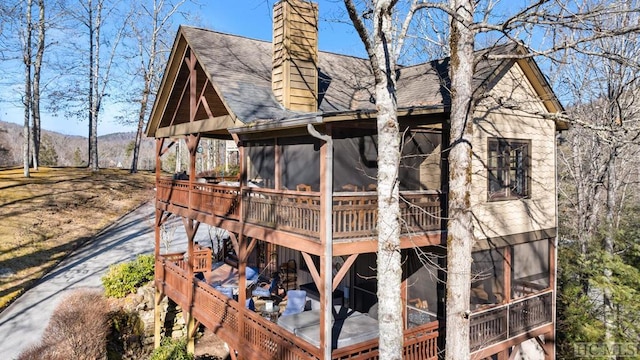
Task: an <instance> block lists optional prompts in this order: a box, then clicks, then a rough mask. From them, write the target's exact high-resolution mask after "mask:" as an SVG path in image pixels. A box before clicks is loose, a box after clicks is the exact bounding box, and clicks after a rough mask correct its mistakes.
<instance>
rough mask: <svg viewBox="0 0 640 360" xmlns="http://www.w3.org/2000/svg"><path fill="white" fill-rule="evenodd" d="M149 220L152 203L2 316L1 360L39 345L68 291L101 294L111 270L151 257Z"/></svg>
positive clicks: (105, 233) (78, 254) (71, 259)
mask: <svg viewBox="0 0 640 360" xmlns="http://www.w3.org/2000/svg"><path fill="white" fill-rule="evenodd" d="M96 216H99V214H96ZM153 219H154V211H153V203H152V202H150V203H147V204H145V205H144V206H142V207H140V208H138V209H137V210H135V211H133V212H131V213H129V214H128V215H126V216H124V217H123V218H121V219H120V220H119V221H117V222H116V223H114V224H113V225H111V226H110V227H108V228H107V229H106V230H104V231H103V232H102V233H100V234H99V235H97V236H96V237H95V238H94V239H92V240H91V241H89V242H87V243H86V244H85V245H84V246H83V247H82V248H80V249H78V250H77V251H75V252H74V253H73V254H71V256H69V257H68V258H66V259H65V260H64V261H62V262H61V263H60V264H59V265H58V266H57V267H56V268H55V269H53V270H52V271H51V272H50V273H49V274H47V275H46V276H45V277H44V278H42V279H41V280H40V281H39V282H38V284H37V285H36V286H34V287H33V288H31V289H30V290H29V291H27V292H25V293H24V294H23V295H22V296H20V298H18V299H17V300H16V301H15V302H14V303H13V304H12V305H11V306H9V307H8V308H7V309H5V310H4V311H3V312H2V313H0V354H1V355H0V358H2V359H15V358H16V357H17V356H18V354H20V352H21V351H22V350H24V349H26V348H27V347H28V346H30V345H33V344H36V343H38V342H39V340H40V337H41V336H42V333H43V332H44V329H45V327H46V326H47V323H48V322H49V317H50V316H51V313H52V312H53V310H54V309H55V307H56V305H57V304H58V303H59V302H60V300H61V299H62V298H64V297H65V296H66V295H67V294H68V293H69V292H70V291H71V290H74V289H78V288H95V289H101V288H102V285H101V282H100V277H101V276H102V275H103V274H105V273H106V271H107V270H108V268H109V265H111V264H115V263H119V262H123V261H129V260H132V259H134V258H135V257H136V256H137V255H138V254H145V253H146V254H150V253H153V247H154V232H153ZM176 235H178V234H176Z"/></svg>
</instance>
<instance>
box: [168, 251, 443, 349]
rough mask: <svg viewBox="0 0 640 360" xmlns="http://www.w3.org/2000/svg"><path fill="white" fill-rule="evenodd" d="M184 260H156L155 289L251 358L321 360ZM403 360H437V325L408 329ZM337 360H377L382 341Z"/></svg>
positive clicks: (369, 342) (367, 343)
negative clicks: (195, 274) (192, 273)
mask: <svg viewBox="0 0 640 360" xmlns="http://www.w3.org/2000/svg"><path fill="white" fill-rule="evenodd" d="M188 274H189V273H188V271H187V269H186V263H185V262H184V261H182V260H181V259H180V257H179V256H176V254H174V255H163V256H161V257H160V258H159V259H157V260H156V279H155V282H156V286H157V287H158V288H159V289H162V291H163V293H165V294H167V295H168V296H169V297H170V298H171V299H173V300H174V301H175V302H176V303H177V304H178V305H180V306H181V307H182V308H185V309H188V308H190V306H189V302H190V301H189V299H190V298H192V299H193V301H192V304H193V305H192V307H191V309H192V313H193V314H194V316H195V317H196V319H197V320H198V321H199V322H201V323H202V324H203V325H205V326H206V327H207V328H209V329H211V330H212V331H213V332H214V333H215V334H217V335H218V336H219V337H220V338H221V339H222V340H224V341H225V342H227V343H228V344H229V346H230V347H231V348H233V349H237V350H239V351H241V352H242V355H243V358H247V359H274V360H276V359H278V360H279V359H289V360H297V359H321V358H322V351H321V350H320V349H319V348H317V347H315V346H313V345H312V344H310V343H308V342H306V341H304V340H302V339H301V338H299V337H296V336H292V334H291V333H290V332H289V331H287V330H285V329H283V328H281V327H280V326H278V325H277V324H275V323H273V322H271V321H269V320H268V319H265V318H263V317H262V316H260V315H259V314H258V313H254V312H253V311H251V310H248V309H246V308H244V307H241V306H239V304H238V302H237V301H235V300H233V299H230V298H227V297H225V296H224V295H222V294H221V293H219V292H218V291H216V290H215V289H214V288H213V287H211V286H210V285H208V284H206V283H205V282H202V281H198V280H195V279H190V278H189V275H188ZM404 338H405V340H404V359H408V360H419V359H420V360H422V359H437V338H438V322H431V323H428V324H425V325H422V326H419V327H415V328H411V329H407V330H405V331H404ZM332 359H334V360H342V359H359V360H369V359H372V360H373V359H378V339H377V338H376V339H371V340H367V341H365V342H361V343H357V344H353V345H349V346H345V347H342V348H338V349H334V350H333V353H332Z"/></svg>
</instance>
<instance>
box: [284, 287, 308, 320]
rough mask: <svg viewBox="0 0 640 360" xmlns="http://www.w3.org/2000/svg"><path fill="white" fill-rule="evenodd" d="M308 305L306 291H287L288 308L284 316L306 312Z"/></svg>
mask: <svg viewBox="0 0 640 360" xmlns="http://www.w3.org/2000/svg"><path fill="white" fill-rule="evenodd" d="M306 303H307V292H306V291H304V290H289V291H287V306H286V307H285V308H284V311H283V312H282V316H286V315H293V314H298V313H301V312H303V311H304V306H305V304H306Z"/></svg>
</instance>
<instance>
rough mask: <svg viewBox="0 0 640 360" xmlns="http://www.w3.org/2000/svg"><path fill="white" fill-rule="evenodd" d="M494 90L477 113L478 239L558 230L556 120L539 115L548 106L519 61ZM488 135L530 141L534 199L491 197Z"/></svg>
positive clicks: (475, 191) (475, 198) (475, 187)
mask: <svg viewBox="0 0 640 360" xmlns="http://www.w3.org/2000/svg"><path fill="white" fill-rule="evenodd" d="M489 94H490V96H489V97H487V98H485V99H484V100H483V101H482V103H480V104H478V106H477V107H476V112H475V117H474V131H473V152H474V156H473V163H472V167H473V173H472V191H471V204H472V211H473V215H474V218H475V219H476V220H475V221H476V223H475V236H476V239H478V240H482V239H487V238H495V237H501V236H506V235H513V234H521V233H527V232H533V231H537V230H545V229H551V228H555V227H556V177H555V176H556V175H555V166H556V160H555V123H554V121H553V120H550V119H545V118H544V117H542V116H540V115H536V114H540V113H544V112H546V109H545V107H544V106H543V103H542V101H540V100H539V98H538V96H537V95H536V94H535V91H534V90H533V87H532V86H531V83H530V82H529V81H528V80H527V78H526V77H525V76H524V73H523V72H522V69H521V68H520V67H519V66H518V65H517V64H514V66H512V67H511V69H510V70H509V71H507V72H506V74H505V75H504V76H502V77H500V79H499V80H497V82H496V83H495V84H493V87H492V89H491V90H490V92H489ZM496 109H497V110H496ZM489 138H506V139H521V140H529V141H530V142H531V148H530V156H531V169H530V176H531V182H530V186H531V196H530V197H529V198H527V199H516V200H499V201H488V181H487V173H488V171H487V167H486V164H487V160H488V150H487V146H488V139H489ZM532 240H533V239H532Z"/></svg>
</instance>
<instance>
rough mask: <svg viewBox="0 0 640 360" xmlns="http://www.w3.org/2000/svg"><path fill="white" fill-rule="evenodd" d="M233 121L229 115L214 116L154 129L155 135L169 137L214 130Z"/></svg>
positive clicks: (232, 123)
mask: <svg viewBox="0 0 640 360" xmlns="http://www.w3.org/2000/svg"><path fill="white" fill-rule="evenodd" d="M234 124H235V121H234V120H233V118H232V117H231V116H230V115H223V116H216V117H212V118H209V119H208V120H206V121H205V120H198V121H193V122H189V123H183V124H177V125H171V126H167V127H163V128H159V129H158V130H156V136H157V137H171V136H179V135H184V134H197V133H202V132H209V131H216V130H220V129H226V128H228V127H233V126H234Z"/></svg>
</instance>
